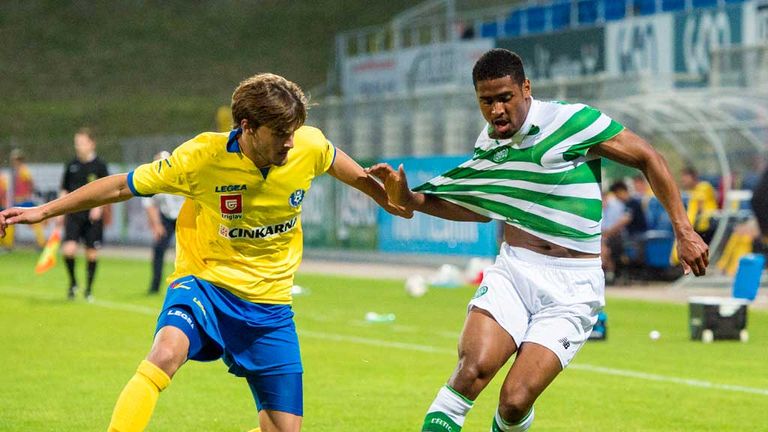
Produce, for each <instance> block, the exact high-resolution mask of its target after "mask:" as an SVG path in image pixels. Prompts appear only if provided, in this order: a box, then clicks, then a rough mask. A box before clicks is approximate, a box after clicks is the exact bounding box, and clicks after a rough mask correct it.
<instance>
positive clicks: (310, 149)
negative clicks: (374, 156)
mask: <svg viewBox="0 0 768 432" xmlns="http://www.w3.org/2000/svg"><path fill="white" fill-rule="evenodd" d="M239 134H240V130H239V129H236V130H233V131H232V132H230V133H229V134H227V133H212V132H210V133H203V134H200V135H198V136H197V137H195V138H193V139H191V140H189V141H187V142H185V143H184V144H182V145H181V146H179V147H178V148H176V150H174V152H173V154H171V156H170V157H168V158H167V159H163V160H159V161H155V162H152V163H148V164H144V165H141V166H139V167H138V168H136V169H135V170H134V171H132V172H130V173H129V174H128V185H129V187H130V188H131V191H132V192H133V194H134V195H140V196H145V195H153V194H157V193H170V194H175V195H182V196H185V197H187V200H186V201H185V202H184V205H183V206H182V209H181V212H180V213H179V218H178V220H177V222H176V242H177V251H176V269H175V271H174V273H173V275H171V276H170V277H169V278H168V280H173V279H176V278H179V277H181V276H186V275H194V276H197V277H198V278H201V279H204V280H206V281H209V282H211V283H213V284H215V285H217V286H220V287H222V288H225V289H227V290H229V291H231V292H232V293H234V294H235V295H237V296H238V297H240V298H242V299H244V300H248V301H251V302H254V303H272V304H287V303H290V302H291V287H292V286H293V275H294V273H295V272H296V270H297V269H298V266H299V263H300V262H301V255H302V252H303V240H302V229H301V203H302V201H303V199H304V196H305V194H306V193H307V191H309V188H310V185H311V183H312V179H314V178H315V177H317V176H319V175H321V174H323V173H324V172H326V171H327V170H328V169H329V168H330V167H331V165H332V164H333V159H334V157H335V155H336V151H335V148H334V147H333V145H332V144H331V143H330V142H329V141H328V140H327V139H326V138H325V136H323V133H322V132H321V131H320V130H318V129H316V128H312V127H308V126H303V127H301V128H299V129H298V130H297V131H296V133H295V135H294V147H293V149H291V150H290V151H289V152H288V158H287V161H286V163H285V164H284V165H282V166H272V167H270V168H269V170H268V171H265V173H266V174H264V173H262V170H260V169H259V168H258V167H256V165H254V163H253V162H252V161H251V160H250V159H248V158H247V157H246V156H245V155H244V154H243V153H241V152H240V147H239V144H238V141H237V138H238V136H239Z"/></svg>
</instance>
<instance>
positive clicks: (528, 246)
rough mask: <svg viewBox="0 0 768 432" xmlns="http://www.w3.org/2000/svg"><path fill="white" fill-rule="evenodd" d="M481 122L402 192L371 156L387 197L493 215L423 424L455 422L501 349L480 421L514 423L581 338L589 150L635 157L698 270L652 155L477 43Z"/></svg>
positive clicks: (689, 236) (704, 253) (670, 183)
mask: <svg viewBox="0 0 768 432" xmlns="http://www.w3.org/2000/svg"><path fill="white" fill-rule="evenodd" d="M472 79H473V83H474V86H475V92H476V95H477V100H478V103H479V106H480V111H481V112H482V114H483V117H484V118H485V120H486V121H487V122H488V126H487V128H485V129H484V130H483V131H482V132H481V133H480V136H479V138H478V139H477V143H476V145H475V152H474V155H473V157H472V159H471V160H469V161H467V162H465V163H463V164H461V165H460V166H459V167H457V168H455V169H453V170H450V171H448V172H446V173H445V174H443V175H441V176H438V177H436V178H434V179H432V180H430V181H429V182H427V183H426V184H424V185H421V186H419V187H417V188H416V189H414V190H413V191H411V190H409V188H408V184H407V181H406V178H405V171H404V170H403V167H402V166H400V168H399V169H398V170H394V169H393V168H392V167H390V166H389V165H387V164H377V165H374V166H373V167H371V168H369V172H370V173H372V174H374V175H375V176H377V177H378V178H380V179H381V180H382V181H384V184H385V187H386V190H387V194H388V195H389V197H390V200H391V201H392V202H393V203H396V204H399V205H402V206H403V207H405V208H406V209H408V210H416V211H421V212H423V213H427V214H430V215H433V216H437V217H441V218H444V219H450V220H463V221H484V222H487V221H490V220H491V219H498V220H503V221H504V222H505V225H504V244H503V245H502V246H501V250H500V251H499V255H498V257H497V259H496V262H495V264H494V265H493V266H491V267H490V268H489V269H488V270H487V271H486V272H485V275H484V278H483V281H482V283H481V285H480V287H479V288H478V290H477V292H476V293H475V296H474V297H473V298H472V299H471V300H470V302H469V306H468V309H467V310H468V312H467V317H466V321H465V323H464V329H463V330H462V334H461V336H460V338H459V350H458V351H459V361H458V364H457V366H456V369H455V371H454V373H453V375H451V377H450V378H449V380H448V383H447V384H446V385H445V386H443V387H442V388H441V389H440V391H439V392H438V394H437V397H436V398H435V400H434V402H432V405H431V406H430V407H429V409H428V411H427V415H426V418H425V420H424V426H423V427H422V431H440V432H445V431H450V432H458V431H460V430H461V427H462V425H463V424H464V419H465V417H466V415H467V413H468V412H469V410H470V408H471V407H472V405H473V403H474V400H475V399H476V398H477V396H478V395H479V394H480V392H481V391H482V390H483V389H484V388H485V387H486V386H487V385H488V383H489V382H490V380H491V379H492V378H493V377H494V375H496V373H497V372H498V371H499V370H500V369H501V367H502V366H503V365H504V364H505V363H506V362H507V361H509V359H510V358H511V357H512V355H513V354H515V353H517V356H516V358H515V360H514V363H513V364H512V367H511V368H510V370H509V373H508V374H507V376H506V377H505V379H504V384H503V385H502V388H501V394H500V397H499V405H498V409H497V411H496V415H495V417H494V419H493V420H492V426H491V430H492V431H525V430H527V429H528V428H529V427H530V425H531V423H532V422H533V417H534V411H533V403H534V401H535V400H536V399H537V398H538V397H539V395H540V394H541V393H542V392H543V391H544V389H545V388H546V387H547V386H548V385H549V384H550V383H551V382H552V380H554V379H555V377H556V376H557V374H559V373H560V371H561V370H562V369H563V368H564V367H566V366H567V365H568V363H569V362H570V361H571V360H572V359H573V357H574V355H575V354H576V352H577V351H578V350H579V349H580V348H581V347H582V346H583V344H584V342H585V341H586V340H587V337H588V336H589V333H590V332H591V331H592V326H593V325H594V324H595V322H596V319H597V314H598V312H599V311H600V310H601V309H602V307H603V306H604V304H605V300H604V287H605V279H604V276H603V272H602V269H601V265H600V258H599V254H600V219H601V196H600V158H601V157H606V158H609V159H611V160H614V161H617V162H619V163H622V164H624V165H628V166H631V167H634V168H637V169H639V170H641V171H642V172H643V174H644V175H645V176H646V177H647V178H648V180H649V182H650V184H651V187H652V188H653V191H654V192H655V193H656V196H657V197H658V198H659V200H660V201H661V202H662V204H663V205H664V207H665V208H666V209H667V212H669V215H670V217H671V220H672V223H673V226H674V230H675V235H676V237H677V240H678V242H677V248H678V252H679V254H680V257H681V262H682V264H683V267H684V270H685V272H686V273H689V272H691V271H692V272H693V273H694V274H695V275H697V276H699V275H703V274H704V272H705V270H706V266H707V264H708V260H709V258H708V248H707V245H706V244H705V243H704V242H703V241H702V240H701V238H700V237H699V236H698V235H697V234H696V233H695V232H694V230H693V228H692V227H691V225H690V223H689V222H688V218H687V217H686V213H685V209H684V208H683V204H682V202H681V199H680V193H679V191H678V189H677V186H675V181H674V179H673V178H672V175H671V174H670V172H669V168H668V166H667V164H666V162H665V160H664V158H663V157H662V156H661V155H660V154H659V153H658V152H656V150H654V149H653V147H651V146H650V145H649V144H648V143H647V142H646V141H645V140H643V139H642V138H640V137H638V136H637V135H635V134H634V133H632V132H630V131H629V130H627V129H625V128H624V127H623V126H622V125H620V124H619V123H617V122H615V121H613V120H612V119H611V118H609V117H608V116H607V115H605V114H603V113H601V112H600V111H598V110H596V109H594V108H592V107H589V106H586V105H582V104H565V103H557V102H541V101H537V100H535V99H533V98H532V97H531V84H530V81H529V80H528V79H526V78H525V72H524V70H523V64H522V61H521V59H520V57H519V56H517V54H514V53H512V52H510V51H507V50H504V49H492V50H490V51H488V52H486V53H485V54H484V55H483V56H482V57H481V58H480V59H479V60H478V61H477V63H476V64H475V66H474V69H473V71H472Z"/></svg>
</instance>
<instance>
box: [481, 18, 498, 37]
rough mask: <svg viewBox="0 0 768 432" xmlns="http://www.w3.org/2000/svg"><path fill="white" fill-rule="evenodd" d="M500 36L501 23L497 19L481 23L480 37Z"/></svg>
mask: <svg viewBox="0 0 768 432" xmlns="http://www.w3.org/2000/svg"><path fill="white" fill-rule="evenodd" d="M498 36H499V24H498V23H497V22H496V21H491V22H484V23H483V24H482V25H480V37H483V38H496V37H498Z"/></svg>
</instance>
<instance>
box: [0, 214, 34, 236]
mask: <svg viewBox="0 0 768 432" xmlns="http://www.w3.org/2000/svg"><path fill="white" fill-rule="evenodd" d="M44 219H45V218H44V217H43V212H42V210H40V207H12V208H9V209H6V210H3V211H2V212H0V236H2V237H5V229H6V228H7V227H8V226H9V225H15V224H36V223H39V222H42V221H43V220H44Z"/></svg>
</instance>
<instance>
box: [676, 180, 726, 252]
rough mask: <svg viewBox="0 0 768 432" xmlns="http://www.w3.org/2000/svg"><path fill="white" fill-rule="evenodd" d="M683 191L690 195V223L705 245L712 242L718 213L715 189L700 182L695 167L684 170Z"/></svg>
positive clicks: (708, 184)
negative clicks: (715, 216) (714, 218)
mask: <svg viewBox="0 0 768 432" xmlns="http://www.w3.org/2000/svg"><path fill="white" fill-rule="evenodd" d="M680 183H681V185H682V187H683V190H684V191H685V192H686V194H687V195H688V221H689V222H690V223H691V225H693V229H694V230H696V232H697V233H698V234H699V235H700V236H701V238H702V240H704V242H705V243H707V244H709V242H710V241H712V236H713V235H714V233H715V228H716V221H715V220H713V217H714V215H715V212H717V195H716V193H715V188H714V187H712V184H710V183H709V182H708V181H704V180H699V175H698V172H696V169H695V168H693V167H690V166H689V167H685V168H683V171H682V175H681V177H680Z"/></svg>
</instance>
